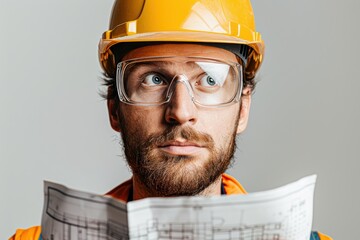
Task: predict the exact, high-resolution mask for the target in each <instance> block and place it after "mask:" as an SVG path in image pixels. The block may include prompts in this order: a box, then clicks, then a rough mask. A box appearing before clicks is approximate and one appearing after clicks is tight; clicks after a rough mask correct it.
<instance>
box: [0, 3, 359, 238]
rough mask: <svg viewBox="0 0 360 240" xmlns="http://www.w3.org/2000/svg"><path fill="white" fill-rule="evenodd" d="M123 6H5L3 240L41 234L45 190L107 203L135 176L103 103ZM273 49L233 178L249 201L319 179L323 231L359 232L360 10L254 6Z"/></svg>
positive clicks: (317, 220) (0, 27)
mask: <svg viewBox="0 0 360 240" xmlns="http://www.w3.org/2000/svg"><path fill="white" fill-rule="evenodd" d="M112 2H113V1H112V0H102V1H94V0H92V1H90V0H77V1H70V0H64V1H51V0H32V1H26V0H17V1H12V0H0V31H1V38H0V43H1V44H0V53H1V54H0V83H1V85H0V109H1V111H0V114H1V115H0V116H1V117H0V161H1V167H0V194H1V195H0V229H1V230H0V238H1V239H7V237H9V236H10V235H11V234H13V233H14V231H15V229H16V228H27V227H30V226H32V225H38V224H39V223H40V216H41V212H42V200H43V197H42V181H43V180H44V179H47V180H51V181H57V182H61V183H63V184H66V185H68V186H70V187H73V188H79V189H83V190H87V191H91V192H96V193H105V192H106V191H107V190H109V189H110V188H112V187H113V186H115V185H117V184H119V183H120V182H122V181H123V180H125V179H127V178H128V177H129V176H130V173H129V171H128V168H127V167H126V166H125V164H124V161H123V160H122V159H123V157H122V154H121V151H120V148H119V145H118V142H119V138H118V136H117V135H116V134H115V133H114V132H113V131H112V130H111V128H110V126H109V124H108V119H107V111H106V104H105V101H103V100H102V99H101V98H100V97H99V95H98V91H99V88H100V81H99V76H101V70H100V67H99V65H98V62H97V43H98V40H99V38H100V35H101V33H102V32H103V31H105V30H106V28H107V23H108V16H109V13H110V10H111V6H112ZM253 7H254V12H255V16H256V21H257V28H258V30H259V31H260V32H261V33H262V35H263V38H264V39H265V41H266V46H267V49H266V56H265V62H264V64H263V67H262V69H261V72H260V74H259V77H260V78H259V80H260V81H259V84H258V88H257V90H256V93H255V94H254V96H253V104H252V112H251V117H250V124H249V127H248V129H247V131H246V132H245V133H244V134H243V135H241V136H239V137H238V151H237V153H236V163H235V165H234V167H233V169H231V170H230V172H231V173H232V174H233V175H235V176H236V177H237V178H238V179H239V181H241V182H242V183H243V185H244V186H245V187H246V188H247V190H248V191H250V192H252V191H257V190H265V189H268V188H273V187H277V186H279V185H282V184H285V183H287V182H289V181H292V180H296V179H298V178H300V177H302V176H305V175H309V174H312V173H316V174H318V183H317V188H316V195H315V213H314V214H315V215H314V229H318V230H321V231H322V232H325V233H327V234H329V235H331V236H332V237H334V239H355V238H356V237H355V236H356V235H355V234H356V232H357V227H358V224H359V220H358V219H359V215H360V211H359V203H360V194H359V191H358V189H357V187H358V184H359V182H360V181H359V180H360V175H359V174H358V171H359V163H358V160H359V156H360V154H359V135H360V127H359V125H358V123H359V121H360V119H359V118H360V112H359V102H360V96H359V94H358V92H359V89H360V83H359V80H358V78H359V75H360V70H359V69H360V67H359V66H358V55H359V53H360V46H359V42H360V34H359V31H358V29H359V27H358V23H359V22H360V17H359V14H358V11H359V9H360V2H359V1H356V0H342V1H337V0H312V1H310V0H301V1H295V0H262V1H261V0H257V1H253Z"/></svg>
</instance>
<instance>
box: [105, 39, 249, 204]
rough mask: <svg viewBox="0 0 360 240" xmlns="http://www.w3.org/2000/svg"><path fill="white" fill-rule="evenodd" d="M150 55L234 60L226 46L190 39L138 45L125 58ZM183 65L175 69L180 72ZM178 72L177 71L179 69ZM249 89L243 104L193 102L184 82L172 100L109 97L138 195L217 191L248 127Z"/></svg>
mask: <svg viewBox="0 0 360 240" xmlns="http://www.w3.org/2000/svg"><path fill="white" fill-rule="evenodd" d="M150 56H197V57H208V58H214V59H222V60H226V61H232V62H236V61H237V59H236V57H235V55H234V54H233V53H231V52H228V51H226V50H223V49H220V48H215V47H209V46H201V45H192V44H161V45H154V46H146V47H142V48H138V49H135V50H133V51H131V52H129V53H128V54H127V55H125V57H124V59H123V60H126V59H132V58H141V57H150ZM181 69H182V66H176V67H175V68H174V69H173V71H174V72H175V73H178V74H181ZM177 71H179V72H177ZM250 102H251V89H250V88H245V89H243V96H242V100H241V106H240V103H239V102H237V103H234V104H232V105H230V106H227V107H222V108H203V107H199V106H197V105H195V104H194V103H193V102H192V100H191V98H190V95H189V93H188V91H187V89H186V87H185V85H184V84H177V85H176V89H175V91H174V94H173V96H172V98H171V100H170V102H169V103H167V104H163V105H161V106H134V105H128V104H124V103H119V102H118V101H117V100H114V99H109V100H108V109H109V117H110V124H111V126H112V128H113V129H114V130H115V131H117V132H120V133H121V136H122V139H123V142H124V149H125V155H126V158H127V162H128V164H129V166H130V168H131V169H132V171H133V183H134V191H133V192H134V196H133V197H134V199H141V198H146V197H154V196H157V197H164V196H179V195H219V194H220V185H221V174H222V173H223V172H224V171H225V170H226V169H227V168H228V166H229V164H230V162H231V158H232V157H233V153H234V149H235V137H236V134H239V133H241V132H243V131H244V130H245V128H246V125H247V121H248V116H249V110H250Z"/></svg>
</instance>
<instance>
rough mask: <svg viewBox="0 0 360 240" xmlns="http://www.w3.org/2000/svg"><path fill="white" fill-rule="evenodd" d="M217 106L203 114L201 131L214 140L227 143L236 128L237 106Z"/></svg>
mask: <svg viewBox="0 0 360 240" xmlns="http://www.w3.org/2000/svg"><path fill="white" fill-rule="evenodd" d="M232 107H233V106H231V107H228V108H226V107H225V108H223V109H221V108H219V109H216V110H215V111H214V112H208V113H207V114H205V115H204V116H203V121H202V131H204V132H207V133H209V134H210V135H211V136H212V137H213V138H214V141H221V142H225V143H227V142H228V141H230V139H231V137H232V135H233V134H234V132H236V129H237V122H238V116H239V108H238V107H236V105H235V106H234V108H232Z"/></svg>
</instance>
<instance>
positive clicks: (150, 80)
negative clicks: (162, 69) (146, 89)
mask: <svg viewBox="0 0 360 240" xmlns="http://www.w3.org/2000/svg"><path fill="white" fill-rule="evenodd" d="M142 83H143V84H145V85H147V86H156V85H164V84H165V81H164V80H163V78H162V77H161V76H160V75H158V74H149V75H147V76H146V77H145V78H144V81H143V82H142Z"/></svg>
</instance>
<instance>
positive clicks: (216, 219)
mask: <svg viewBox="0 0 360 240" xmlns="http://www.w3.org/2000/svg"><path fill="white" fill-rule="evenodd" d="M315 181H316V176H314V175H313V176H309V177H305V178H303V179H301V180H298V181H296V182H294V183H291V184H288V185H285V186H283V187H280V188H276V189H273V190H269V191H264V192H257V193H249V194H247V195H231V196H218V197H177V198H148V199H144V200H139V201H133V202H130V203H127V204H126V203H123V202H120V201H118V200H116V199H113V198H110V197H106V196H101V195H96V194H91V193H86V192H82V191H77V190H72V189H68V188H66V187H65V186H62V185H59V184H56V183H51V182H45V186H44V191H45V201H44V210H43V216H42V237H43V239H44V240H68V239H69V240H70V239H71V240H83V239H86V240H102V239H104V240H105V239H109V240H112V239H139V240H140V239H144V240H145V239H149V240H150V239H189V240H190V239H221V240H225V239H241V240H285V239H286V240H308V239H309V238H310V232H311V226H312V211H313V195H314V187H315Z"/></svg>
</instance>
